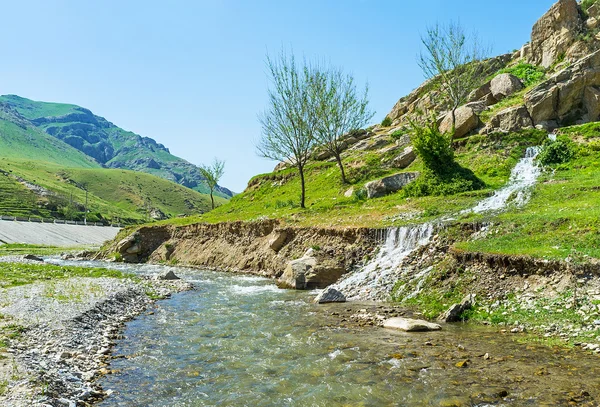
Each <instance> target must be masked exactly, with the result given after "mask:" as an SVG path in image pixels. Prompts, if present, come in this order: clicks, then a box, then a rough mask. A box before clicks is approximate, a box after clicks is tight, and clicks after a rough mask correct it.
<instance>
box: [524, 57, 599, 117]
mask: <svg viewBox="0 0 600 407" xmlns="http://www.w3.org/2000/svg"><path fill="white" fill-rule="evenodd" d="M599 89H600V51H596V52H594V53H592V54H590V55H588V56H586V57H585V58H583V59H581V60H579V61H578V62H576V63H575V64H574V65H573V66H571V67H569V68H566V69H564V70H562V71H561V72H559V73H557V74H555V75H554V76H552V77H551V78H549V79H548V80H546V81H544V82H542V83H541V84H539V85H538V86H536V87H535V88H533V89H532V90H531V91H529V92H528V93H527V94H526V95H525V106H526V107H527V110H528V111H529V113H530V115H531V117H532V119H533V123H534V125H542V126H546V125H548V123H550V124H554V125H555V126H560V125H569V124H575V123H577V122H578V121H580V122H584V121H591V120H596V119H597V118H598V116H597V113H598V111H599V109H600V105H599V104H598V97H597V95H598V93H599Z"/></svg>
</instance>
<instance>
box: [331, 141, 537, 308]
mask: <svg viewBox="0 0 600 407" xmlns="http://www.w3.org/2000/svg"><path fill="white" fill-rule="evenodd" d="M540 150H541V148H540V147H529V148H527V150H526V151H525V157H524V158H522V159H521V160H520V161H519V162H518V163H517V165H516V166H515V168H513V170H512V172H511V174H510V179H509V181H508V183H507V184H506V186H504V187H503V188H501V189H500V190H498V191H496V192H495V193H494V195H492V196H491V197H489V198H486V199H484V200H483V201H481V202H479V204H477V205H476V206H475V207H473V208H471V209H467V210H464V211H462V212H461V214H464V213H470V212H474V213H482V212H487V211H500V210H503V209H505V208H506V207H507V206H508V205H510V204H513V205H515V206H517V207H521V206H523V205H525V204H526V203H527V202H528V201H529V198H530V197H531V189H532V187H533V186H534V185H535V183H536V181H537V179H538V177H539V176H540V174H541V169H540V168H539V167H538V166H537V164H536V162H535V158H536V157H537V155H538V154H539V152H540ZM449 220H452V218H451V217H447V218H444V219H441V222H444V221H449ZM433 231H434V226H433V224H431V223H426V224H423V225H416V226H404V227H400V228H391V229H388V230H387V235H386V236H385V242H384V244H383V247H381V249H380V250H379V253H378V255H377V257H376V258H375V259H373V260H372V261H370V262H369V263H368V264H367V265H366V266H365V267H364V268H363V269H362V270H360V271H358V272H355V273H351V274H348V275H347V276H346V277H345V278H343V279H342V280H341V281H339V282H338V283H336V284H334V285H333V286H332V287H333V288H335V289H337V290H339V291H341V292H342V293H344V295H345V296H346V299H348V300H385V299H388V298H389V295H390V294H391V290H392V288H393V286H394V284H395V283H396V282H397V281H399V280H402V281H404V283H405V284H404V285H403V286H401V287H399V293H401V294H402V295H403V296H408V297H410V296H412V295H415V294H416V293H418V291H419V290H420V288H421V286H422V284H423V280H424V279H425V278H426V275H427V274H428V273H429V272H430V271H431V269H430V268H427V269H426V270H423V271H422V272H421V273H417V274H415V275H413V276H412V277H411V276H409V275H408V273H409V272H410V271H409V270H406V268H404V269H405V270H402V268H401V266H402V262H403V261H404V260H405V259H406V257H407V256H408V255H409V254H411V253H412V252H413V251H414V250H415V249H417V248H418V247H420V246H423V245H426V244H428V243H429V242H430V240H431V237H432V235H433ZM409 290H410V291H409Z"/></svg>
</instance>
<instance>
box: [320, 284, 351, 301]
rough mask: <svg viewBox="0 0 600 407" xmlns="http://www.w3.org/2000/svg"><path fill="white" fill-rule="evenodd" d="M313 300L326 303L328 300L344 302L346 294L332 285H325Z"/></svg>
mask: <svg viewBox="0 0 600 407" xmlns="http://www.w3.org/2000/svg"><path fill="white" fill-rule="evenodd" d="M314 302H316V303H319V304H327V303H330V302H346V296H345V295H344V294H343V293H342V292H341V291H338V290H336V289H335V288H333V287H327V288H326V289H324V290H323V291H321V292H320V293H319V295H317V296H316V297H315V299H314Z"/></svg>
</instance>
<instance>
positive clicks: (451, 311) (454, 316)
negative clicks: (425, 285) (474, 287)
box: [438, 294, 475, 322]
mask: <svg viewBox="0 0 600 407" xmlns="http://www.w3.org/2000/svg"><path fill="white" fill-rule="evenodd" d="M474 300H475V296H474V295H472V294H469V295H467V296H466V297H465V298H463V300H462V301H461V302H459V303H456V304H453V305H452V306H450V308H448V310H446V312H444V313H443V314H442V315H440V316H439V317H438V321H441V322H458V321H460V320H461V316H462V314H463V312H465V311H466V310H468V309H471V307H473V303H474Z"/></svg>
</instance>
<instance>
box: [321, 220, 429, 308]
mask: <svg viewBox="0 0 600 407" xmlns="http://www.w3.org/2000/svg"><path fill="white" fill-rule="evenodd" d="M433 230H434V226H433V224H431V223H425V224H422V225H415V226H403V227H399V228H389V229H387V230H386V231H385V232H386V236H385V240H384V243H383V246H382V247H381V249H380V250H379V253H378V254H377V257H375V258H374V259H373V260H371V261H370V262H369V263H368V264H367V265H366V266H365V267H364V268H363V269H362V270H360V271H357V272H354V273H351V274H348V275H346V277H344V278H343V279H342V280H340V281H339V282H337V283H336V284H334V285H333V286H332V288H335V289H337V290H339V291H341V292H343V293H344V295H345V296H346V299H348V300H385V299H387V298H388V297H389V294H390V291H391V288H392V287H393V285H394V283H395V282H396V280H397V269H398V268H399V266H400V264H401V263H402V262H403V261H404V259H405V258H406V257H407V256H408V255H409V254H410V253H411V252H412V251H414V250H415V249H416V248H418V247H420V246H423V245H425V244H427V243H429V241H430V239H431V236H432V235H433Z"/></svg>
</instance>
